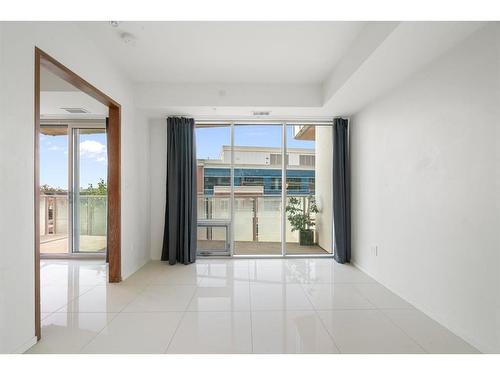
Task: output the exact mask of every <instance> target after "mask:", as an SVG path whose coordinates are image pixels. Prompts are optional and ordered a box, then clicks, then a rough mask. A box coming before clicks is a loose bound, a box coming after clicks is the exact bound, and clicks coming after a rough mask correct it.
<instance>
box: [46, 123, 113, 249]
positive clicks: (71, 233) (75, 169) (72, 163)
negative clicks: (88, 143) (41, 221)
mask: <svg viewBox="0 0 500 375" xmlns="http://www.w3.org/2000/svg"><path fill="white" fill-rule="evenodd" d="M40 127H64V128H66V129H67V137H68V150H67V152H68V160H67V162H68V208H67V209H68V212H67V217H68V245H67V246H68V251H67V252H66V253H40V257H41V258H99V259H105V258H106V254H107V247H106V249H105V250H104V251H103V252H81V251H77V250H75V248H76V246H75V239H76V241H77V242H78V237H79V236H78V235H76V234H75V230H74V228H76V227H77V225H78V224H77V223H78V222H79V218H78V216H77V215H78V214H79V212H80V210H79V205H78V204H75V202H77V200H78V197H79V195H80V188H79V186H77V184H78V185H79V172H80V168H79V164H80V153H79V147H78V142H77V139H78V130H79V129H104V131H105V133H106V134H107V119H105V118H102V119H41V120H40ZM106 147H107V138H106ZM75 155H76V157H75ZM75 176H76V178H75ZM106 179H107V176H106ZM75 191H76V192H75ZM75 207H76V209H75ZM106 211H107V210H106ZM106 222H107V212H106ZM106 237H107V231H106Z"/></svg>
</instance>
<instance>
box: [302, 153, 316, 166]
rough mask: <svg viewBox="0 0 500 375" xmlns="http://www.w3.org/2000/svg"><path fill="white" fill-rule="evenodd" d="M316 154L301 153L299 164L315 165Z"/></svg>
mask: <svg viewBox="0 0 500 375" xmlns="http://www.w3.org/2000/svg"><path fill="white" fill-rule="evenodd" d="M314 164H315V157H314V155H299V165H301V166H304V167H314Z"/></svg>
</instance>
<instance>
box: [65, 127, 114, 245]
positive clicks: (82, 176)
mask: <svg viewBox="0 0 500 375" xmlns="http://www.w3.org/2000/svg"><path fill="white" fill-rule="evenodd" d="M106 145H107V140H106V130H105V129H83V128H82V129H75V158H74V159H75V160H74V165H73V175H74V186H75V198H74V213H73V228H74V239H73V246H74V248H73V251H74V252H104V251H105V250H106V232H107V201H108V199H107V198H108V195H107V194H108V191H107V180H108V176H107V168H108V158H107V147H106Z"/></svg>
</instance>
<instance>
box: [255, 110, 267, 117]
mask: <svg viewBox="0 0 500 375" xmlns="http://www.w3.org/2000/svg"><path fill="white" fill-rule="evenodd" d="M270 114H271V111H253V115H254V116H269V115H270Z"/></svg>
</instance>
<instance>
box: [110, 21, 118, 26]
mask: <svg viewBox="0 0 500 375" xmlns="http://www.w3.org/2000/svg"><path fill="white" fill-rule="evenodd" d="M109 24H110V25H111V27H118V26H119V25H120V22H119V21H109Z"/></svg>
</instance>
